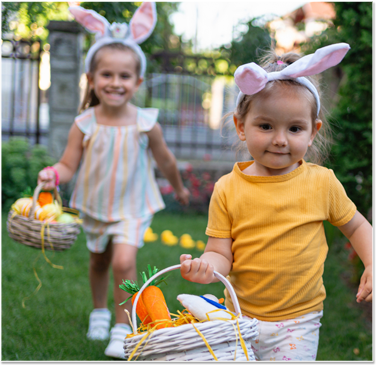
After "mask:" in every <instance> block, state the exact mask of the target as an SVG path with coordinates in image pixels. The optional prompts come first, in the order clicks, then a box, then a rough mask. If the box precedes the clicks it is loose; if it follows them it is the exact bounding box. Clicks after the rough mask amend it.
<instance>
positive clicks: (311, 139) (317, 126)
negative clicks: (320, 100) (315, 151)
mask: <svg viewBox="0 0 376 365" xmlns="http://www.w3.org/2000/svg"><path fill="white" fill-rule="evenodd" d="M321 127H322V121H321V120H320V119H316V120H315V128H313V129H312V135H311V138H310V140H309V143H308V146H309V147H311V146H312V143H313V140H314V139H315V137H316V134H317V132H318V131H319V130H320V129H321Z"/></svg>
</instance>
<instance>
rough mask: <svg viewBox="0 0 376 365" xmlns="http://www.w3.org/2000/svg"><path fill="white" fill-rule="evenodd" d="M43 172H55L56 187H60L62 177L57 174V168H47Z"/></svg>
mask: <svg viewBox="0 0 376 365" xmlns="http://www.w3.org/2000/svg"><path fill="white" fill-rule="evenodd" d="M43 170H52V171H53V172H54V174H55V186H58V185H59V183H60V176H59V173H58V172H57V170H56V169H55V167H53V166H47V167H45V168H44V169H43Z"/></svg>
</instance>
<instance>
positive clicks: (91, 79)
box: [38, 3, 189, 358]
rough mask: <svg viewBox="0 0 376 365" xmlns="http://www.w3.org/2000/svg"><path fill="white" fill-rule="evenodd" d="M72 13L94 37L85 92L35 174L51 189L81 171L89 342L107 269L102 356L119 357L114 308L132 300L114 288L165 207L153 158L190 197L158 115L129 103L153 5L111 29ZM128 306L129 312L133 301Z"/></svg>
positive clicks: (120, 314)
mask: <svg viewBox="0 0 376 365" xmlns="http://www.w3.org/2000/svg"><path fill="white" fill-rule="evenodd" d="M70 11H71V13H72V14H73V15H74V17H75V19H76V20H77V21H78V22H79V23H81V24H82V25H83V26H84V27H85V28H86V29H88V30H89V31H92V32H96V33H97V35H96V43H95V44H94V45H93V46H92V47H91V48H90V49H89V51H88V54H87V57H86V61H85V62H86V64H85V66H86V74H87V79H88V87H87V93H86V97H85V99H84V101H83V104H82V107H81V113H80V114H79V115H78V116H77V117H76V119H75V122H74V123H73V125H72V127H71V129H70V132H69V136H68V143H67V146H66V149H65V151H64V153H63V156H62V157H61V159H60V161H59V162H58V163H56V164H55V165H54V166H53V167H50V168H47V169H44V170H42V171H40V173H39V178H38V183H40V182H45V183H46V184H45V188H46V189H52V188H53V187H54V186H55V185H58V184H59V182H60V183H67V182H68V181H70V180H71V179H72V177H73V175H74V174H75V172H76V170H77V169H78V168H79V172H78V176H77V181H76V185H75V188H74V191H73V193H72V196H71V200H70V206H71V207H72V208H76V209H78V210H80V213H81V218H82V220H83V225H82V226H83V229H84V231H85V234H86V238H87V247H88V249H89V251H90V270H89V276H90V284H91V290H92V299H93V304H94V310H93V311H92V312H91V314H90V319H89V330H88V333H87V337H88V338H89V339H91V340H105V339H107V338H108V337H109V335H110V332H109V327H110V319H111V313H110V311H109V310H108V309H107V291H108V285H109V267H110V265H112V270H113V276H114V301H115V314H116V321H115V323H116V324H115V326H114V328H113V329H112V330H111V338H110V343H109V345H108V346H107V348H106V350H105V354H106V355H107V356H111V357H117V358H124V350H123V341H124V337H125V336H126V335H127V333H131V329H130V326H129V324H128V318H127V316H126V313H125V312H124V306H121V307H120V306H119V303H121V302H123V301H124V300H125V299H126V298H127V296H128V295H129V294H127V293H125V292H124V291H123V290H119V285H120V284H121V283H122V279H130V280H136V279H137V275H136V254H137V250H138V248H139V247H141V246H143V236H144V233H145V231H146V229H147V227H149V225H150V223H151V221H152V218H153V214H154V213H155V212H157V211H159V210H161V209H163V208H164V203H163V200H162V197H161V194H160V192H159V189H158V186H157V184H156V180H155V177H154V172H153V163H152V158H153V157H154V159H155V161H156V163H157V165H158V167H159V169H160V170H161V171H162V172H163V174H164V175H165V176H166V178H167V179H168V180H169V182H170V183H171V185H172V186H173V187H174V189H175V193H176V199H177V200H178V201H179V202H180V203H181V204H188V200H189V192H188V190H187V189H186V188H185V187H184V186H183V184H182V181H181V177H180V174H179V171H178V169H177V166H176V160H175V157H174V156H173V154H172V153H171V152H170V150H169V149H168V148H167V146H166V143H165V140H164V138H163V134H162V129H161V127H160V125H159V124H158V123H157V118H158V110H157V109H151V108H149V109H141V108H138V107H136V106H134V105H133V104H131V102H130V100H131V98H132V97H133V95H134V94H135V92H136V91H137V89H138V88H139V86H140V84H141V83H142V81H143V77H144V72H145V68H146V59H145V55H144V53H143V52H142V50H141V48H140V47H139V46H138V44H137V43H141V42H142V41H143V40H145V39H146V38H147V37H148V36H149V35H150V34H151V32H152V30H153V28H154V26H155V22H156V11H155V4H154V3H143V4H142V5H141V6H140V8H139V9H138V10H137V11H136V13H135V14H134V16H133V18H132V20H131V22H130V25H129V27H128V25H127V24H125V23H123V24H117V23H114V24H112V25H109V23H108V22H107V20H106V19H105V18H103V17H102V16H100V15H99V14H97V13H96V12H94V11H92V10H86V9H83V8H81V7H79V6H78V7H71V8H70ZM80 162H81V165H80ZM79 165H80V167H79ZM128 303H129V304H128ZM125 306H126V307H127V306H128V308H127V309H128V310H129V311H130V310H131V308H130V307H131V304H130V301H129V302H127V304H126V305H125Z"/></svg>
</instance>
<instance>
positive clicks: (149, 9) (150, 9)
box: [130, 2, 157, 43]
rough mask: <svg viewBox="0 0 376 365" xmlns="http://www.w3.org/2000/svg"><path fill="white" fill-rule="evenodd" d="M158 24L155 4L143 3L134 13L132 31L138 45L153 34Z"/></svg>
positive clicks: (131, 23) (131, 24)
mask: <svg viewBox="0 0 376 365" xmlns="http://www.w3.org/2000/svg"><path fill="white" fill-rule="evenodd" d="M156 22H157V11H156V8H155V3H154V2H150V3H143V4H142V5H141V6H140V7H139V8H138V9H137V10H136V12H135V13H134V15H133V17H132V20H131V22H130V29H131V33H132V36H133V39H134V40H135V42H136V43H142V42H143V41H144V40H145V39H147V38H148V37H149V36H150V34H151V33H152V32H153V30H154V27H155V24H156Z"/></svg>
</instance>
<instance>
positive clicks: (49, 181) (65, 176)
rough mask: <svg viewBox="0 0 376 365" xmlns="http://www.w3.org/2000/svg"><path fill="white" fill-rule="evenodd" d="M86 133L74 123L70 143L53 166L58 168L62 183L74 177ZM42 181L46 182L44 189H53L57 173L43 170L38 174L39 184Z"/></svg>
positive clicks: (70, 132) (69, 136)
mask: <svg viewBox="0 0 376 365" xmlns="http://www.w3.org/2000/svg"><path fill="white" fill-rule="evenodd" d="M83 138H84V134H83V133H82V132H81V131H80V129H79V128H78V127H77V125H76V123H73V125H72V127H71V129H70V131H69V135H68V143H67V146H66V148H65V151H64V153H63V156H62V157H61V159H60V161H59V162H58V163H56V164H55V165H54V166H53V167H54V168H55V169H56V170H57V172H58V174H59V178H60V183H67V182H68V181H70V179H72V177H73V175H74V173H75V172H76V170H77V168H78V165H79V163H80V161H81V157H82V152H83V147H82V140H83ZM41 182H46V184H45V186H44V189H46V190H51V189H53V188H54V187H55V173H54V171H53V170H42V171H40V172H39V174H38V185H39V184H40V183H41Z"/></svg>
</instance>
